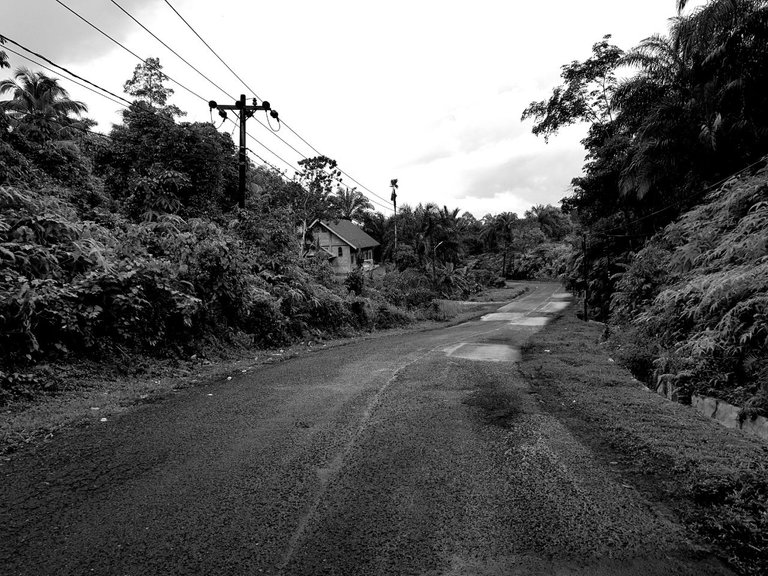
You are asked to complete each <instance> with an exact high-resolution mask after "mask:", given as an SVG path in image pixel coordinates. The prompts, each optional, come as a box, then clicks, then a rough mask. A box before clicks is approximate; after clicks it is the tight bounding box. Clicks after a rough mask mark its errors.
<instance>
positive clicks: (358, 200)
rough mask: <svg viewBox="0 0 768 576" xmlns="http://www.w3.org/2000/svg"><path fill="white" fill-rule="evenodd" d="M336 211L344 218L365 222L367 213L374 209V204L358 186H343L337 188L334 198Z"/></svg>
mask: <svg viewBox="0 0 768 576" xmlns="http://www.w3.org/2000/svg"><path fill="white" fill-rule="evenodd" d="M332 200H333V204H334V208H335V211H336V213H337V215H338V217H339V218H341V219H343V220H354V221H355V222H358V223H360V222H363V220H364V216H365V214H366V213H368V212H370V211H371V210H373V204H371V201H370V200H368V198H367V197H366V196H365V194H363V193H362V192H360V191H359V190H357V189H356V188H341V187H339V188H338V189H337V190H336V195H335V196H334V197H333V198H332Z"/></svg>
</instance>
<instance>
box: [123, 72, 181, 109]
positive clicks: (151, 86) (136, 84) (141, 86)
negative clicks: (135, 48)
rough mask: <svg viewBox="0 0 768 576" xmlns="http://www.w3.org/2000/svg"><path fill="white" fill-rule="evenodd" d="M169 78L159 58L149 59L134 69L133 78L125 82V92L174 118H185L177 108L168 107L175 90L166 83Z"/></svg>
mask: <svg viewBox="0 0 768 576" xmlns="http://www.w3.org/2000/svg"><path fill="white" fill-rule="evenodd" d="M167 80H168V76H166V75H165V74H163V66H162V65H161V64H160V59H159V58H147V59H146V60H144V62H142V63H141V64H137V65H136V68H134V69H133V76H132V77H131V78H129V79H128V80H126V81H125V84H123V90H124V91H125V93H126V94H130V95H131V96H133V97H134V98H137V99H138V100H142V101H144V102H148V103H149V104H150V105H151V106H154V107H157V108H164V109H166V111H167V112H169V113H170V114H171V115H173V116H184V113H183V112H182V111H181V110H179V108H177V107H176V106H173V105H168V99H169V98H170V97H171V96H173V88H170V87H168V86H166V85H165V84H164V83H165V82H166V81H167Z"/></svg>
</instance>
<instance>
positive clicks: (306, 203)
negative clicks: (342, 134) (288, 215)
mask: <svg viewBox="0 0 768 576" xmlns="http://www.w3.org/2000/svg"><path fill="white" fill-rule="evenodd" d="M299 166H300V167H301V169H302V170H301V172H300V173H299V174H298V180H299V183H300V184H301V187H300V188H299V189H297V190H296V191H297V192H298V194H299V196H298V197H297V198H296V199H295V200H294V203H293V209H294V212H295V213H296V217H297V220H298V223H299V226H300V228H301V250H302V251H303V250H305V245H306V241H307V230H308V228H309V225H310V224H312V222H314V221H315V220H322V219H323V218H328V217H333V216H334V206H333V201H332V198H331V195H332V193H333V191H334V187H336V186H337V185H338V183H339V182H340V181H341V171H340V170H339V168H338V164H337V162H336V160H332V159H330V158H328V157H327V156H314V157H312V158H305V159H303V160H299Z"/></svg>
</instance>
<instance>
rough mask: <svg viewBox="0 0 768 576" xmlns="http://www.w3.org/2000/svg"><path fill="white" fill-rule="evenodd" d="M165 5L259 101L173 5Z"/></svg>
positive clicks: (251, 91) (166, 1)
mask: <svg viewBox="0 0 768 576" xmlns="http://www.w3.org/2000/svg"><path fill="white" fill-rule="evenodd" d="M165 3H166V4H168V7H169V8H170V9H171V10H173V11H174V12H175V13H176V16H178V17H179V18H181V21H182V22H184V24H186V25H187V27H188V28H189V29H190V30H192V33H193V34H194V35H195V36H197V37H198V38H199V39H200V42H202V43H203V44H205V46H206V48H208V50H210V51H211V53H212V54H213V55H214V56H216V58H218V59H219V62H221V63H222V64H224V66H226V68H227V70H229V71H230V72H232V74H233V75H234V76H235V78H237V79H238V80H239V81H240V82H241V83H242V85H243V86H245V87H246V88H248V90H249V91H250V93H251V94H253V95H254V96H256V98H257V99H258V100H261V98H259V96H258V95H257V94H256V92H255V91H254V90H253V89H252V88H251V87H250V86H248V84H246V83H245V80H243V79H242V78H240V76H238V74H237V72H235V71H234V70H232V68H230V67H229V65H228V64H227V63H226V62H224V60H223V59H222V58H221V56H219V55H218V54H217V53H216V51H215V50H214V49H213V48H211V46H210V44H208V42H206V41H205V40H203V37H202V36H200V34H198V33H197V30H195V29H194V28H193V27H192V25H191V24H190V23H189V22H187V20H186V18H184V16H182V15H181V14H180V13H179V11H178V10H176V8H174V7H173V4H171V3H170V2H169V1H168V0H165Z"/></svg>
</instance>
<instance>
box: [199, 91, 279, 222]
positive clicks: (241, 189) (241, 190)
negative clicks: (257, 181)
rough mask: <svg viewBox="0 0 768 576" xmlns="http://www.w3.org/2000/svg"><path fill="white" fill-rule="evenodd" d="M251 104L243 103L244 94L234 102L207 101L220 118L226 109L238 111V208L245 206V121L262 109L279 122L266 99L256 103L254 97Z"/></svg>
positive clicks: (223, 115)
mask: <svg viewBox="0 0 768 576" xmlns="http://www.w3.org/2000/svg"><path fill="white" fill-rule="evenodd" d="M252 102H253V103H252V104H246V103H245V94H240V99H239V100H238V101H236V102H235V103H234V104H218V103H217V102H216V101H215V100H211V101H209V102H208V106H210V108H211V110H213V109H214V108H215V109H217V110H218V111H219V116H221V117H222V118H226V117H227V112H226V111H227V110H237V111H239V112H240V154H239V179H238V184H239V186H238V201H237V203H238V206H239V207H240V208H245V169H246V166H247V160H246V154H245V151H246V145H245V136H246V132H245V122H246V120H247V119H248V118H251V117H253V113H254V112H257V111H259V110H264V111H265V112H269V115H270V116H271V117H272V118H274V119H275V120H277V121H278V122H280V117H279V115H278V113H277V110H272V106H270V104H269V102H267V101H266V100H264V101H262V103H261V104H260V105H259V104H256V98H254V99H253V100H252Z"/></svg>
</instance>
